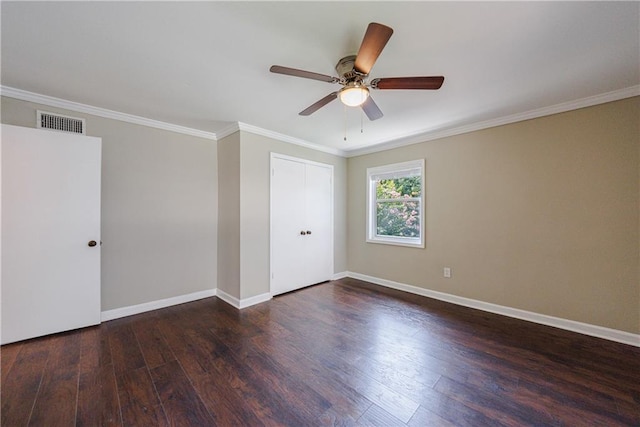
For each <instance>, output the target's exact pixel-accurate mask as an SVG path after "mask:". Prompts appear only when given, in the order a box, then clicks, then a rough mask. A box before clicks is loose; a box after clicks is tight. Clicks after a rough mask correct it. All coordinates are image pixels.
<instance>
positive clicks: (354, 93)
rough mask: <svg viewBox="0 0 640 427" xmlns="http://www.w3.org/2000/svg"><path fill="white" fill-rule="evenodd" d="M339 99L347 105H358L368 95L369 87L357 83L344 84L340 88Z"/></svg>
mask: <svg viewBox="0 0 640 427" xmlns="http://www.w3.org/2000/svg"><path fill="white" fill-rule="evenodd" d="M339 96H340V101H342V103H343V104H344V105H346V106H348V107H358V106H360V105H362V104H364V102H365V101H366V100H367V98H368V97H369V89H367V88H366V87H365V86H361V85H359V84H354V85H350V86H346V87H344V88H343V89H341V90H340V94H339Z"/></svg>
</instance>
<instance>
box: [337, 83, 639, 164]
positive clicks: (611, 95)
mask: <svg viewBox="0 0 640 427" xmlns="http://www.w3.org/2000/svg"><path fill="white" fill-rule="evenodd" d="M639 95H640V85H636V86H631V87H627V88H624V89H619V90H614V91H612V92H607V93H603V94H600V95H594V96H589V97H587V98H581V99H577V100H574V101H568V102H563V103H560V104H556V105H551V106H549V107H543V108H538V109H535V110H530V111H525V112H523V113H517V114H511V115H509V116H504V117H498V118H495V119H491V120H485V121H482V122H477V123H471V124H468V125H464V126H458V127H455V128H452V129H444V130H426V129H425V130H421V131H417V132H412V133H410V134H407V135H404V136H399V137H396V138H393V139H391V140H386V141H379V142H377V143H375V144H374V145H369V146H366V147H361V148H353V149H350V150H347V151H346V157H356V156H362V155H364V154H371V153H377V152H379V151H386V150H391V149H393V148H399V147H404V146H407V145H413V144H419V143H421V142H427V141H433V140H436V139H441V138H446V137H449V136H455V135H462V134H465V133H470V132H475V131H478V130H483V129H488V128H493V127H497V126H503V125H507V124H510V123H516V122H522V121H525V120H531V119H536V118H539V117H544V116H551V115H553V114H559V113H565V112H567V111H573V110H578V109H580V108H586V107H592V106H594V105H599V104H605V103H607V102H613V101H619V100H621V99H626V98H631V97H634V96H639Z"/></svg>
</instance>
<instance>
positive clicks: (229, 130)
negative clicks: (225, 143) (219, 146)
mask: <svg viewBox="0 0 640 427" xmlns="http://www.w3.org/2000/svg"><path fill="white" fill-rule="evenodd" d="M236 132H240V126H238V122H233V123H231V124H230V125H229V126H226V127H223V128H222V129H220V130H219V131H217V132H216V138H217V140H218V141H220V140H221V139H222V138H226V137H227V136H229V135H233V134H234V133H236Z"/></svg>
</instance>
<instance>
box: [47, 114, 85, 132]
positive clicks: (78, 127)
mask: <svg viewBox="0 0 640 427" xmlns="http://www.w3.org/2000/svg"><path fill="white" fill-rule="evenodd" d="M36 126H37V127H38V128H40V129H51V130H57V131H60V132H69V133H78V134H81V135H86V130H85V120H84V119H79V118H77V117H69V116H63V115H61V114H54V113H47V112H46V111H38V119H37V123H36Z"/></svg>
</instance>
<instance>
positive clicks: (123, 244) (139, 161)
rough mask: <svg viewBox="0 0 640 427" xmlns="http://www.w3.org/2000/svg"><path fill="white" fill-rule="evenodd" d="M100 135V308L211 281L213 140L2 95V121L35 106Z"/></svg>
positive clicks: (17, 120)
mask: <svg viewBox="0 0 640 427" xmlns="http://www.w3.org/2000/svg"><path fill="white" fill-rule="evenodd" d="M37 109H41V110H44V111H52V112H60V113H63V114H68V115H70V116H74V117H83V118H85V119H86V120H87V134H88V135H91V136H98V137H102V161H103V166H102V240H103V241H104V245H103V246H102V309H103V310H110V309H114V308H120V307H126V306H131V305H135V304H140V303H145V302H150V301H156V300H159V299H164V298H170V297H174V296H179V295H184V294H189V293H192V292H198V291H203V290H210V289H214V288H216V275H217V273H216V269H217V265H216V264H217V262H216V261H217V252H216V250H217V234H216V224H217V215H218V212H217V173H216V163H217V160H216V142H215V141H211V140H207V139H202V138H197V137H192V136H187V135H182V134H178V133H174V132H168V131H162V130H158V129H154V128H150V127H146V126H139V125H133V124H129V123H125V122H121V121H117V120H109V119H104V118H101V117H96V116H91V115H87V114H82V113H76V112H68V111H65V110H61V109H58V108H54V107H49V106H43V105H37V104H33V103H29V102H24V101H19V100H15V99H12V98H7V97H2V123H7V124H13V125H18V126H26V127H35V119H36V110H37Z"/></svg>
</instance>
